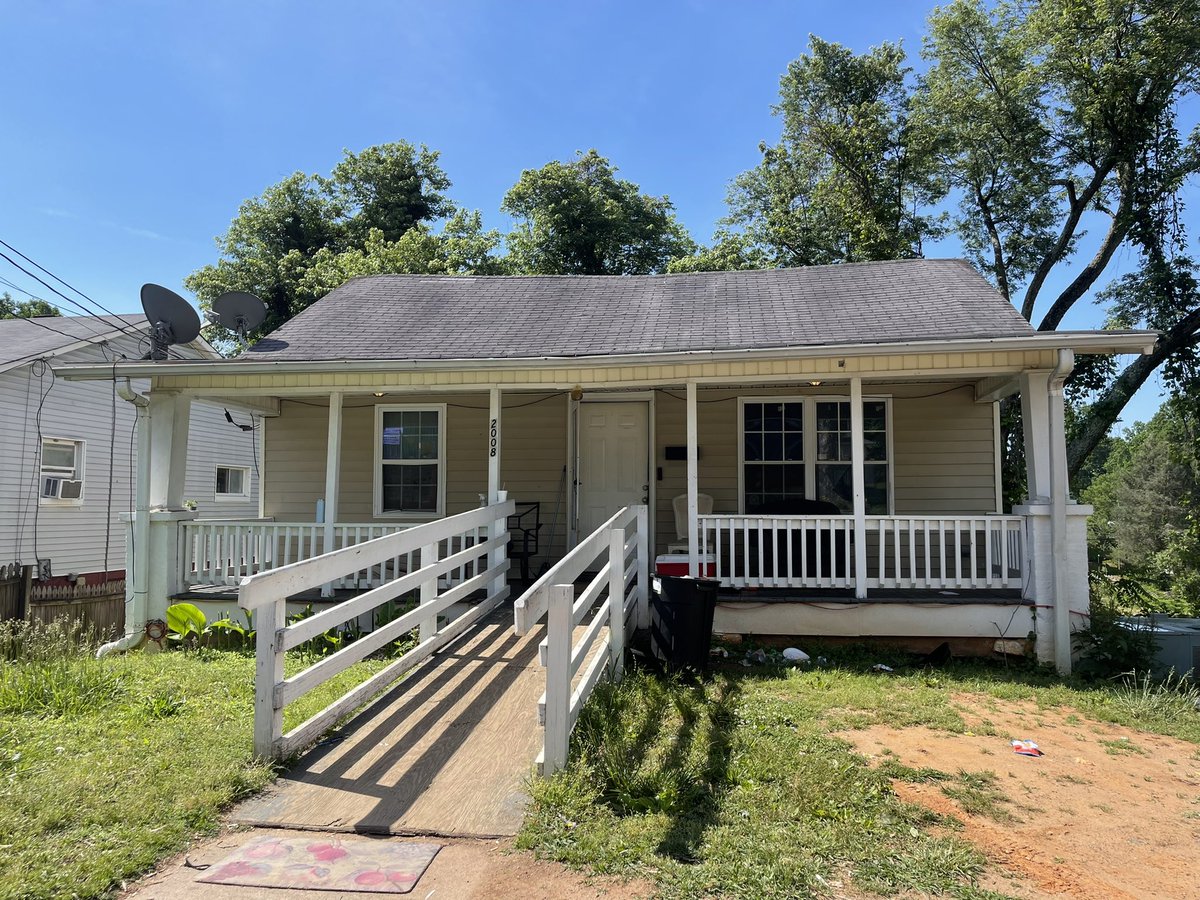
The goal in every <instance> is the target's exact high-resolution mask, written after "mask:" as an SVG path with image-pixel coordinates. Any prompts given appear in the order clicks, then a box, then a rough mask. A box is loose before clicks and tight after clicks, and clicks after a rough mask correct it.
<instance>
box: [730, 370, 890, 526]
mask: <svg viewBox="0 0 1200 900" xmlns="http://www.w3.org/2000/svg"><path fill="white" fill-rule="evenodd" d="M737 399H738V403H737V486H738V497H737V502H738V515H739V516H744V515H747V513H746V413H745V406H746V404H747V403H801V404H803V406H804V412H803V415H804V431H803V442H804V443H803V448H804V450H803V455H804V458H803V459H802V460H796V461H794V462H792V463H788V464H789V465H797V466H803V467H804V496H805V497H808V498H813V499H815V497H816V493H817V466H818V465H820V464H822V463H821V462H820V461H818V460H817V404H818V403H829V402H836V403H849V402H850V398H849V397H848V396H846V395H845V394H801V395H797V394H776V395H771V394H766V395H761V394H756V395H750V396H744V397H743V396H739V397H738V398H737ZM892 399H893V398H892V395H890V394H863V398H862V402H863V403H880V402H881V403H883V409H884V428H885V429H886V434H885V435H884V438H885V440H886V453H887V460H886V462H884V465H886V466H887V469H888V478H887V512H886V513H871V512H868V513H867V515H868V516H872V515H888V516H894V515H895V514H896V457H895V450H894V443H893V442H894V438H895V433H894V429H893V427H892V405H893V404H892ZM829 463H830V461H828V460H827V461H825V463H824V464H826V465H828V464H829ZM864 464H873V465H878V464H879V462H878V461H877V462H875V463H867V462H866V461H865V460H864ZM845 515H853V513H845ZM764 518H775V517H773V516H764Z"/></svg>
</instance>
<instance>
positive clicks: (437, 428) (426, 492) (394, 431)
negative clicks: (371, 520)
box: [375, 404, 446, 516]
mask: <svg viewBox="0 0 1200 900" xmlns="http://www.w3.org/2000/svg"><path fill="white" fill-rule="evenodd" d="M445 426H446V407H445V406H444V405H442V404H437V405H432V404H431V405H421V406H376V407H375V514H376V515H384V516H386V515H397V516H400V515H415V516H440V515H442V514H443V510H444V507H445V495H446V489H445V488H446V462H445V460H446V453H445V444H446V441H445Z"/></svg>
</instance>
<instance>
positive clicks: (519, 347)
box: [241, 259, 1033, 360]
mask: <svg viewBox="0 0 1200 900" xmlns="http://www.w3.org/2000/svg"><path fill="white" fill-rule="evenodd" d="M1032 333H1033V329H1032V328H1031V327H1030V325H1029V323H1028V322H1026V321H1025V320H1024V319H1023V318H1021V315H1020V314H1019V313H1018V312H1017V311H1016V309H1014V308H1013V306H1012V304H1011V303H1009V302H1007V301H1006V300H1005V299H1004V298H1003V297H1002V296H1001V295H1000V294H999V293H997V292H996V290H995V289H994V288H992V287H991V285H989V284H988V283H987V282H986V281H985V280H984V279H983V278H982V277H981V276H980V275H979V274H978V273H977V272H976V271H975V270H974V269H973V268H972V267H971V266H970V265H969V264H968V263H966V262H964V261H963V260H924V259H918V260H899V261H894V262H875V263H855V264H845V265H834V266H813V267H811V268H802V269H765V270H755V271H747V272H698V273H690V274H684V275H635V276H501V277H461V276H457V277H456V276H424V275H377V276H369V277H364V278H356V279H354V280H352V281H349V282H347V283H346V284H344V285H342V286H341V287H339V288H337V289H336V290H334V291H332V292H330V293H329V294H328V295H327V296H325V297H324V298H322V299H321V300H320V301H318V302H317V303H315V304H313V305H312V306H311V307H309V308H308V309H307V310H305V311H304V312H302V313H301V314H300V315H298V316H296V317H295V318H293V319H291V320H290V321H289V322H287V323H286V324H284V325H283V326H282V327H281V328H279V329H277V330H276V331H274V332H272V333H271V334H270V335H268V336H267V337H266V338H264V339H263V340H261V341H260V342H258V343H257V344H255V345H254V346H253V347H251V348H250V349H249V350H247V351H246V352H245V353H244V354H242V356H241V358H242V359H264V360H265V359H272V360H338V359H374V360H404V359H421V360H430V359H519V358H538V357H583V356H607V355H616V354H640V353H670V352H680V351H702V350H718V351H719V350H744V349H750V348H773V347H800V346H820V345H823V344H875V343H898V342H906V341H928V340H940V339H971V338H996V337H1022V336H1027V335H1030V334H1032Z"/></svg>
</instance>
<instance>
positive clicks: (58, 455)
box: [38, 438, 83, 506]
mask: <svg viewBox="0 0 1200 900" xmlns="http://www.w3.org/2000/svg"><path fill="white" fill-rule="evenodd" d="M39 481H40V487H39V491H38V502H39V503H42V504H46V505H66V506H78V505H80V504H81V503H82V502H83V441H72V440H66V439H64V438H44V439H43V440H42V466H41V475H40V479H39Z"/></svg>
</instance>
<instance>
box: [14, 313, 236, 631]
mask: <svg viewBox="0 0 1200 900" xmlns="http://www.w3.org/2000/svg"><path fill="white" fill-rule="evenodd" d="M147 331H148V325H147V323H146V319H145V317H143V316H134V315H125V316H121V317H119V318H118V317H116V316H94V317H93V316H72V317H53V318H51V317H45V318H35V319H5V320H0V410H2V411H3V417H4V426H3V427H2V428H0V454H3V457H4V459H5V464H4V466H3V468H0V519H2V521H3V523H4V527H3V529H2V530H0V558H3V560H4V562H5V563H6V564H7V563H17V564H25V565H33V566H35V568H36V573H37V576H38V586H37V589H36V596H38V597H41V598H43V599H48V598H51V597H55V598H59V599H69V598H70V597H73V596H75V597H88V598H92V599H102V598H103V597H104V595H105V591H104V589H103V588H102V587H101V586H103V585H107V586H110V587H112V588H113V589H114V590H115V591H116V592H117V593H118V595H119V599H117V601H116V602H115V604H114V608H115V610H116V615H115V618H117V619H118V620H119V613H120V609H121V607H122V605H123V593H124V586H123V585H122V581H123V580H124V579H125V568H126V535H125V527H126V526H125V523H124V522H123V521H122V514H123V513H124V514H128V512H129V511H130V509H131V508H132V497H131V484H132V483H133V481H134V479H133V477H132V476H133V473H134V472H135V471H136V458H137V452H136V448H135V447H134V446H133V444H132V443H131V432H132V429H133V427H134V417H135V413H134V407H133V406H132V405H131V404H129V403H127V402H125V400H123V399H122V397H121V392H122V390H123V389H124V388H125V385H126V380H125V378H124V377H122V376H115V375H114V373H113V371H112V369H113V366H114V364H115V365H116V366H117V367H118V368H119V367H120V366H121V365H122V364H124V362H125V361H126V360H129V359H133V360H136V359H139V358H140V357H141V356H142V355H143V354H144V353H145V350H146V347H147V344H148V339H147V337H146V333H147ZM174 351H175V352H176V353H177V355H178V356H179V357H181V358H183V359H188V360H206V361H211V360H214V359H217V358H219V354H217V352H216V351H215V350H213V348H212V347H211V346H209V345H208V344H207V343H206V342H205V341H203V340H197V341H196V342H195V343H194V344H191V345H188V346H184V347H176V348H174ZM72 365H93V366H95V365H100V366H107V367H108V368H109V370H110V372H109V378H108V379H107V380H100V381H82V382H81V381H66V380H64V379H61V378H58V377H57V375H56V370H57V369H59V368H61V367H64V366H72ZM147 384H148V382H145V381H137V380H135V381H134V382H133V388H134V389H138V388H139V387H140V388H141V389H145V387H146V386H147ZM230 409H231V411H232V412H233V413H235V414H236V415H233V416H232V417H233V418H235V420H236V421H237V422H238V423H240V424H242V425H245V426H247V427H249V426H251V425H252V423H251V418H250V415H249V413H247V412H244V411H242V410H240V409H238V408H235V407H230ZM256 436H257V435H256V432H251V431H243V430H242V429H240V428H238V427H235V426H234V425H231V424H230V423H229V422H228V421H227V420H226V417H225V410H224V409H223V407H222V406H221V405H213V404H211V403H206V402H204V401H197V402H196V403H195V404H192V408H191V415H190V425H189V440H188V453H187V459H186V467H185V470H186V476H185V478H184V482H183V493H182V497H183V499H186V500H188V501H193V502H194V503H195V505H196V509H197V515H200V516H204V517H207V518H232V519H238V520H241V519H247V518H251V519H252V518H254V517H255V516H257V515H258V502H259V500H258V480H259V479H258V474H257V470H258V465H259V464H258V460H257V450H256V447H255V439H256ZM85 587H86V588H87V589H86V590H84V588H85ZM110 593H111V591H110ZM101 621H104V620H101Z"/></svg>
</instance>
